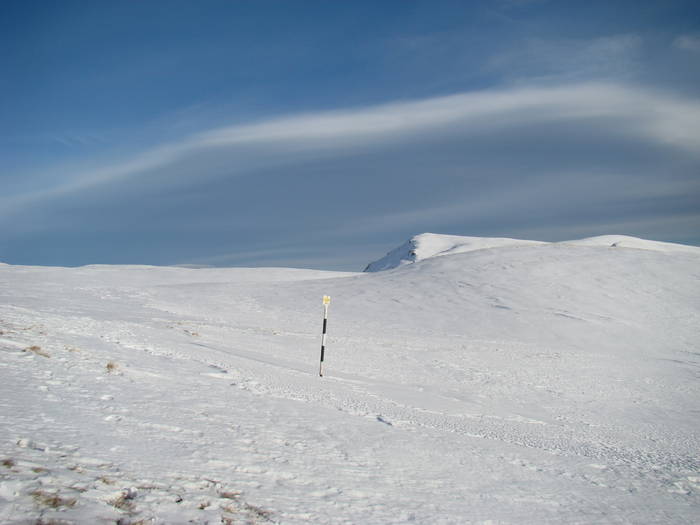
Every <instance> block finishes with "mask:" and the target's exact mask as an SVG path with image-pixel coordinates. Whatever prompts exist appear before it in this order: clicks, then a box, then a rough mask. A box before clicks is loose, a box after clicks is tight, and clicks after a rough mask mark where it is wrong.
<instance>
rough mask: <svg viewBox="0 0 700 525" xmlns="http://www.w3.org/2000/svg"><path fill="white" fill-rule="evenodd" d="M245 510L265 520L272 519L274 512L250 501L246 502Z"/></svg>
mask: <svg viewBox="0 0 700 525" xmlns="http://www.w3.org/2000/svg"><path fill="white" fill-rule="evenodd" d="M245 510H247V511H248V512H249V513H250V514H252V515H253V517H254V518H260V519H262V520H263V521H271V518H272V512H270V511H269V510H265V509H263V508H261V507H257V506H255V505H251V504H250V503H246V504H245Z"/></svg>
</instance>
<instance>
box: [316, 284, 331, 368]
mask: <svg viewBox="0 0 700 525" xmlns="http://www.w3.org/2000/svg"><path fill="white" fill-rule="evenodd" d="M329 304H331V297H330V296H329V295H324V296H323V333H322V334H321V362H320V363H319V365H318V375H319V376H320V377H323V354H324V353H325V350H326V326H327V325H328V305H329Z"/></svg>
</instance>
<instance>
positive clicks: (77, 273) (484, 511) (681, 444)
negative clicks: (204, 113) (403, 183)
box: [0, 241, 700, 523]
mask: <svg viewBox="0 0 700 525" xmlns="http://www.w3.org/2000/svg"><path fill="white" fill-rule="evenodd" d="M647 242H649V241H647ZM482 244H483V243H482ZM699 262H700V256H698V255H696V254H695V253H693V252H692V251H685V252H680V251H669V250H658V249H656V250H649V249H644V250H640V249H632V248H624V247H616V248H612V247H610V246H609V245H607V244H604V245H592V246H587V245H577V244H533V245H517V246H497V247H494V248H487V249H479V250H473V251H468V252H464V253H456V254H450V255H448V256H441V257H429V258H428V259H426V260H423V261H422V262H418V263H415V264H407V265H402V266H401V267H400V268H397V269H395V270H392V271H388V272H379V273H367V274H337V273H332V272H313V271H303V270H285V269H217V270H209V269H204V270H192V269H178V268H149V267H85V268H76V269H57V268H27V267H13V266H4V265H3V266H2V267H0V331H1V332H2V333H1V334H0V378H2V382H1V386H0V392H1V393H2V396H1V398H0V399H1V401H0V403H1V404H0V416H1V417H2V421H3V425H2V426H1V427H0V459H1V460H2V464H1V465H0V521H2V522H3V523H34V522H36V520H37V519H41V520H44V521H45V522H50V520H54V521H55V522H57V523H62V522H67V523H102V522H104V523H114V522H115V521H117V520H121V523H138V522H142V523H187V522H192V521H194V522H195V523H221V522H222V520H224V522H226V520H230V521H231V522H232V523H264V522H276V523H489V522H490V523H562V522H567V523H690V522H693V521H697V520H698V518H700V511H699V506H698V505H699V503H700V459H699V458H698V453H697V451H698V450H700V447H698V445H699V443H698V441H699V439H698V430H699V425H698V422H697V421H698V420H697V417H694V416H696V415H697V413H698V400H699V399H700V396H699V394H700V388H699V383H698V364H699V363H700V351H699V350H698V342H699V341H700V322H698V321H700V293H699V292H700V265H699V264H698V263H699ZM324 294H328V295H331V296H332V298H333V300H332V303H331V306H330V316H329V317H330V318H329V329H328V333H329V338H328V348H327V353H326V363H325V364H326V367H325V368H326V376H325V377H324V378H322V379H321V378H319V377H318V351H319V348H318V347H319V344H320V337H319V336H320V328H321V315H322V307H321V303H320V300H321V297H322V296H323V295H324ZM32 347H37V348H38V350H36V349H35V350H29V349H30V348H32ZM42 354H44V355H42ZM110 363H111V365H110Z"/></svg>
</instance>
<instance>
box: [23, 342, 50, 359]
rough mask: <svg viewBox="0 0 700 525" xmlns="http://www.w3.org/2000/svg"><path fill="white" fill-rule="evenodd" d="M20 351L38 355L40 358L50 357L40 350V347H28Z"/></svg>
mask: <svg viewBox="0 0 700 525" xmlns="http://www.w3.org/2000/svg"><path fill="white" fill-rule="evenodd" d="M22 351H23V352H32V353H34V354H36V355H40V356H42V357H51V356H50V355H49V354H48V353H47V352H46V351H45V350H42V349H41V347H40V346H37V345H32V346H28V347H27V348H25V349H24V350H22Z"/></svg>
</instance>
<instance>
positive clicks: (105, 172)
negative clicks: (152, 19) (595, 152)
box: [0, 83, 700, 213]
mask: <svg viewBox="0 0 700 525" xmlns="http://www.w3.org/2000/svg"><path fill="white" fill-rule="evenodd" d="M596 118H599V119H605V121H606V125H607V126H608V127H607V128H606V129H605V130H604V132H605V133H612V134H616V135H626V136H629V137H631V138H636V139H637V140H643V141H647V142H651V143H655V144H658V145H664V146H670V147H674V148H678V149H679V150H682V151H684V152H686V153H690V154H692V155H700V101H698V100H695V99H690V98H685V97H680V96H674V95H669V94H667V93H661V92H655V91H648V90H641V89H636V88H632V87H629V86H625V85H616V84H606V83H582V84H574V85H560V86H537V87H519V88H512V89H501V90H487V91H480V92H469V93H462V94H456V95H450V96H443V97H436V98H430V99H424V100H413V101H403V102H397V103H391V104H384V105H378V106H371V107H364V108H354V109H350V110H341V111H327V112H320V113H307V114H301V115H292V116H287V117H282V118H276V119H270V120H266V121H261V122H257V123H252V124H243V125H233V126H228V127H221V128H217V129H212V130H208V131H203V132H200V133H196V134H194V135H191V136H189V137H186V138H184V139H183V140H180V141H178V142H173V143H170V144H165V145H161V146H158V147H154V148H152V149H150V150H148V151H145V152H143V153H141V154H139V155H136V156H134V157H133V158H132V159H130V160H127V161H124V162H116V163H113V164H110V165H106V166H101V167H97V168H95V169H90V170H84V171H82V172H80V173H77V174H75V175H65V174H64V175H63V176H61V177H59V179H60V180H59V182H58V183H56V184H55V185H53V186H51V187H47V188H42V189H39V190H37V191H34V192H28V193H25V194H22V195H11V196H5V197H4V198H3V199H2V200H0V204H1V205H2V206H0V209H2V210H4V212H5V213H8V212H9V213H12V211H13V210H14V211H16V210H18V209H22V208H23V207H24V206H25V205H26V204H28V203H30V202H36V201H41V200H47V199H51V198H56V197H60V196H62V195H66V194H69V193H73V192H76V191H80V190H84V189H87V188H90V187H94V186H97V185H100V184H104V183H108V182H114V181H118V180H120V179H127V178H130V177H134V176H137V175H143V174H147V173H149V172H153V171H156V170H159V169H162V168H166V167H168V166H172V165H173V164H175V163H177V162H178V161H180V160H182V159H184V158H186V157H188V156H190V155H193V154H196V153H201V152H205V151H207V150H219V149H225V150H231V151H246V150H247V148H254V149H255V148H258V147H262V148H260V149H255V151H254V152H253V153H254V154H255V155H257V156H258V157H259V158H260V159H262V162H263V163H264V162H265V159H275V158H277V159H279V157H280V156H281V157H284V156H285V155H288V154H289V153H290V152H293V153H294V154H298V153H299V152H304V153H311V154H313V153H314V152H318V151H336V150H337V151H345V150H347V149H348V148H375V147H377V146H381V145H383V144H384V145H385V144H391V143H396V142H401V141H404V140H407V139H410V138H413V139H415V138H420V137H422V136H427V135H430V134H432V133H436V132H441V133H450V134H458V133H459V134H465V135H468V134H480V133H485V132H490V131H493V130H497V129H501V128H509V127H513V126H523V125H529V124H537V123H546V122H573V123H576V122H577V121H585V122H590V121H591V119H596ZM611 126H612V128H611ZM277 161H278V160H277ZM259 162H260V161H259ZM202 169H206V167H205V166H203V168H202ZM237 169H239V170H243V171H245V169H246V166H245V165H240V166H238V168H237Z"/></svg>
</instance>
